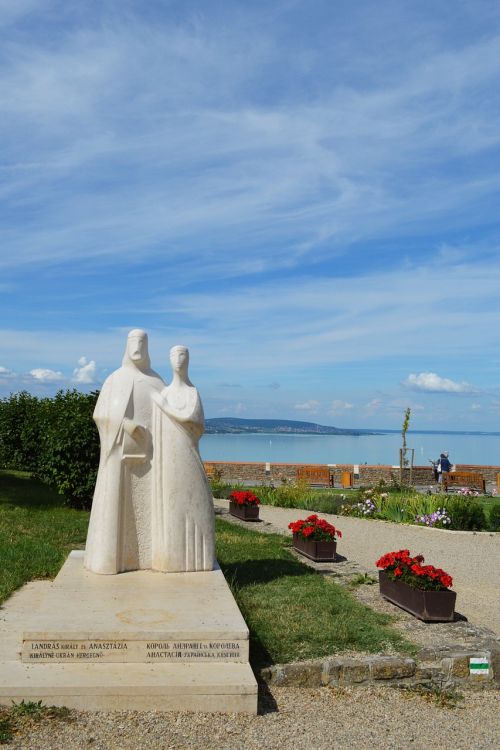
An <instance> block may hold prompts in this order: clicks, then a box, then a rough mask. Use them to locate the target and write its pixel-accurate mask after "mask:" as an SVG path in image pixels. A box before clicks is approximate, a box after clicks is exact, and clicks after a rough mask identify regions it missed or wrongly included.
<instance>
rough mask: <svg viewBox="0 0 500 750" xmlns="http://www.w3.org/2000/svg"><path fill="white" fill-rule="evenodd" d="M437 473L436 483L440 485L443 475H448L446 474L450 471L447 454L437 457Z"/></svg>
mask: <svg viewBox="0 0 500 750" xmlns="http://www.w3.org/2000/svg"><path fill="white" fill-rule="evenodd" d="M437 471H438V482H439V483H442V481H443V474H448V472H449V471H451V463H450V460H449V458H448V453H447V452H445V453H441V455H440V456H439V461H438V465H437Z"/></svg>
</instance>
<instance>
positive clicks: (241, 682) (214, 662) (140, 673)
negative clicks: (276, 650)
mask: <svg viewBox="0 0 500 750" xmlns="http://www.w3.org/2000/svg"><path fill="white" fill-rule="evenodd" d="M42 585H43V586H44V587H46V593H45V595H44V596H43V598H41V600H40V601H39V602H37V601H36V600H35V601H33V602H32V606H31V607H28V606H27V602H26V601H24V600H23V595H24V592H20V593H18V594H17V595H15V596H14V597H13V600H12V607H13V609H12V611H10V602H8V603H7V607H6V615H7V616H6V618H4V622H3V623H0V631H1V632H0V703H4V704H5V703H6V704H9V703H10V701H11V700H14V701H16V702H17V701H20V700H22V699H24V700H32V701H35V700H40V699H41V700H43V702H44V703H46V704H48V705H52V704H53V705H64V706H68V707H69V708H79V709H91V710H114V709H117V710H119V709H136V710H145V709H155V710H193V711H225V712H248V713H256V711H257V683H256V681H255V678H254V676H253V673H252V671H251V669H250V665H249V663H248V628H247V627H246V624H245V622H244V620H243V617H242V616H241V613H240V611H239V609H238V607H237V605H236V603H235V601H234V598H233V596H232V594H231V592H230V590H229V588H228V586H227V583H226V581H225V579H224V576H223V575H222V572H221V571H220V569H215V570H212V571H206V572H196V573H170V574H164V573H158V572H155V571H151V570H142V571H132V572H130V573H121V574H119V575H108V576H106V575H95V574H93V573H90V572H89V571H87V570H85V569H84V567H83V552H80V551H74V552H72V553H71V554H70V556H69V557H68V559H67V561H66V563H65V564H64V566H63V568H62V569H61V571H60V573H59V575H58V576H57V578H56V579H55V581H54V582H53V583H46V584H42ZM30 586H32V584H29V585H28V587H30ZM28 590H29V589H28ZM39 590H40V589H37V591H39ZM25 598H26V597H25ZM16 603H17V607H18V610H19V614H18V616H16Z"/></svg>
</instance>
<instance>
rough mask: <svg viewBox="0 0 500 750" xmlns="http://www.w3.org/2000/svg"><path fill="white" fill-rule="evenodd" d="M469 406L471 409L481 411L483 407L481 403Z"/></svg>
mask: <svg viewBox="0 0 500 750" xmlns="http://www.w3.org/2000/svg"><path fill="white" fill-rule="evenodd" d="M470 408H471V410H472V411H481V410H482V408H483V407H482V406H481V404H471V407H470Z"/></svg>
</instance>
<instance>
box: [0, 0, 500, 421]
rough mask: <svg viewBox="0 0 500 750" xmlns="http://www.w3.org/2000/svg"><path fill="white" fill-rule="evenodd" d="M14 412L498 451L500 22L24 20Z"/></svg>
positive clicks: (287, 10)
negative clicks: (322, 428) (113, 380)
mask: <svg viewBox="0 0 500 750" xmlns="http://www.w3.org/2000/svg"><path fill="white" fill-rule="evenodd" d="M0 34H1V39H0V42H1V43H0V101H1V117H0V143H1V149H0V198H1V199H0V310H1V321H0V342H1V347H0V395H6V394H8V393H10V392H15V391H18V390H20V389H27V390H29V391H31V392H33V393H37V394H52V393H54V392H55V391H56V390H57V389H58V388H61V387H62V388H66V387H77V388H81V389H84V390H89V389H94V388H97V387H99V385H100V384H101V383H102V381H103V379H104V378H105V377H106V375H107V374H109V373H110V372H111V371H112V370H113V369H115V368H116V367H117V366H118V365H119V364H120V361H121V356H122V352H123V348H124V343H125V338H126V333H127V331H128V330H129V329H130V328H134V327H143V328H145V329H146V330H147V331H148V332H149V337H150V352H151V356H152V362H153V366H154V367H155V369H156V370H157V371H158V372H160V374H162V375H163V377H165V379H167V380H168V379H169V376H170V373H169V369H170V368H169V365H168V349H169V348H170V346H172V345H173V344H177V343H184V344H186V345H188V346H189V348H190V351H191V377H192V380H193V381H194V382H195V384H196V385H197V386H198V387H199V389H200V392H201V395H202V398H203V401H204V404H205V412H206V415H207V416H208V417H216V416H240V417H261V418H265V417H268V418H273V417H275V418H289V419H304V420H312V421H317V422H320V423H323V424H335V425H338V426H343V427H348V426H352V427H367V428H369V427H387V428H398V427H400V426H401V423H402V417H403V412H404V409H405V408H406V407H407V406H410V407H411V408H412V412H413V417H412V426H413V427H414V428H415V429H417V428H421V429H440V428H443V429H484V430H498V429H500V315H499V312H500V302H499V300H500V211H499V206H500V201H499V198H500V170H499V161H500V159H499V155H500V96H499V94H500V5H499V4H498V3H497V2H493V1H492V2H490V1H489V0H470V2H469V1H468V0H463V1H462V0H455V1H454V2H451V1H450V2H446V1H444V0H438V1H437V2H436V1H435V0H433V1H432V2H431V1H430V0H418V1H417V0H414V1H413V2H405V1H404V0H397V1H396V0H395V1H394V2H392V1H391V0H381V2H377V3H376V2H363V1H362V0H360V1H359V2H356V3H353V2H343V1H342V0H337V1H336V2H331V0H314V2H305V1H304V2H303V1H302V0H284V1H283V2H281V1H280V0H277V1H276V2H269V0H266V2H264V1H260V0H254V2H251V3H249V2H248V1H242V2H240V1H239V0H232V1H228V0H226V1H225V2H224V1H222V0H211V1H210V2H202V1H201V0H198V1H195V0H182V1H175V0H172V1H171V2H169V1H168V0H163V2H159V1H157V0H148V2H136V1H135V0H119V1H118V0H117V1H116V2H115V1H114V0H100V1H99V2H97V0H96V1H95V2H93V1H92V0H87V2H85V3H82V2H79V1H77V0H64V2H59V0H57V1H56V0H43V1H41V0H0Z"/></svg>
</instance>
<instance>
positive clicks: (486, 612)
mask: <svg viewBox="0 0 500 750" xmlns="http://www.w3.org/2000/svg"><path fill="white" fill-rule="evenodd" d="M215 505H216V507H219V508H227V507H228V501H226V500H215ZM308 514H309V511H306V510H297V509H296V508H274V507H272V506H270V505H261V507H260V516H261V518H262V520H264V521H267V522H268V523H271V524H272V525H273V526H274V527H276V529H277V530H281V531H282V532H284V533H287V534H290V532H289V531H288V524H289V523H290V521H295V520H297V519H298V518H305V516H306V515H308ZM318 515H319V516H321V517H322V518H326V519H327V520H328V521H330V522H331V523H333V524H334V526H336V527H338V528H339V529H340V530H341V531H342V534H343V536H342V539H341V540H340V541H339V543H338V546H337V552H338V553H339V554H341V555H343V556H344V557H347V559H348V560H353V561H355V562H357V563H359V564H360V565H361V566H363V567H364V568H366V569H367V570H368V571H370V572H373V573H375V571H376V570H377V569H376V567H375V561H376V560H378V558H379V557H380V556H381V555H382V554H383V553H384V552H390V551H391V550H397V549H405V548H408V549H409V550H410V552H412V553H413V554H417V553H418V552H421V553H422V554H423V555H424V557H425V560H426V562H427V563H429V564H431V565H435V566H436V567H438V568H444V570H446V571H447V572H448V573H449V574H450V575H451V576H452V577H453V588H454V590H455V591H456V592H457V606H456V609H457V612H459V613H460V614H462V615H464V616H465V617H466V618H467V619H468V620H469V621H470V622H473V623H475V624H476V625H482V626H483V627H487V628H490V629H491V630H494V631H495V632H496V633H498V634H500V593H499V585H498V582H499V580H500V534H499V533H496V534H494V533H488V532H481V533H475V532H470V531H444V530H441V529H429V528H427V527H425V526H407V525H405V524H395V523H390V522H388V521H373V520H371V521H368V520H365V519H363V518H349V517H347V516H334V515H329V514H326V513H318ZM254 526H255V530H258V523H256V524H254Z"/></svg>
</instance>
